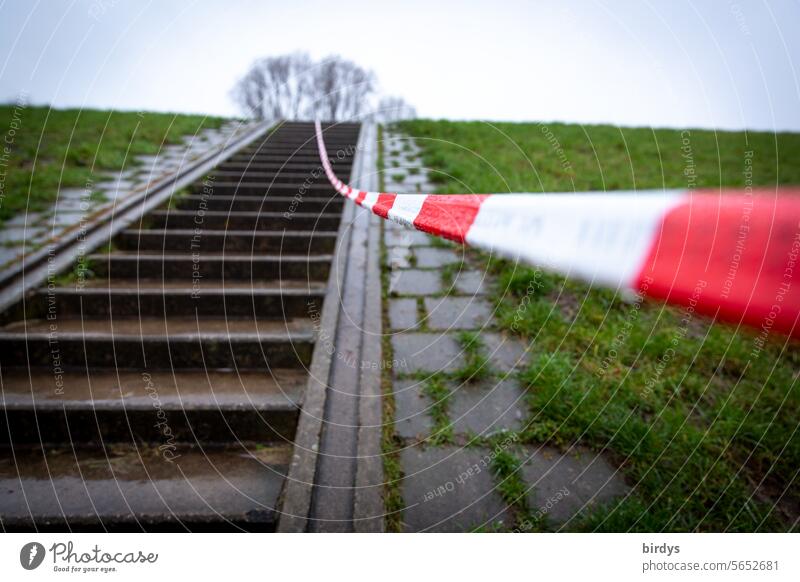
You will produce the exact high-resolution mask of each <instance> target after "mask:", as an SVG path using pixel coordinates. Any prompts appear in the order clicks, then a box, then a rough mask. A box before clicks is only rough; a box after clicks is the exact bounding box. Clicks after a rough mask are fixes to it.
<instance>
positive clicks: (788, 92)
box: [0, 0, 800, 131]
mask: <svg viewBox="0 0 800 582" xmlns="http://www.w3.org/2000/svg"><path fill="white" fill-rule="evenodd" d="M296 50H303V51H307V52H309V53H310V54H311V56H313V57H315V58H318V57H322V56H325V55H328V54H331V53H337V54H341V55H343V56H345V57H347V58H349V59H352V60H354V61H356V62H358V63H359V64H361V65H363V66H365V67H368V68H371V69H372V70H374V71H375V73H376V74H377V76H378V79H379V82H380V87H381V90H382V91H383V92H385V93H390V94H398V95H401V96H403V97H405V98H406V99H407V100H408V101H409V102H411V103H412V104H413V105H415V106H416V107H417V111H418V113H419V114H420V115H421V116H424V117H435V118H439V117H446V118H452V119H491V120H543V121H552V120H558V121H574V122H581V123H597V122H608V123H614V124H620V125H645V126H656V127H661V126H695V127H697V126H699V127H717V128H730V129H734V128H744V127H746V128H752V129H779V130H786V129H789V130H795V131H800V81H799V80H798V71H799V70H800V3H798V1H796V0H795V1H790V0H779V1H772V2H764V1H761V0H754V1H745V0H736V1H733V2H729V1H726V0H716V1H712V0H691V1H690V0H663V1H653V0H620V1H611V0H607V1H606V0H580V1H579V0H575V1H574V2H568V1H557V0H554V1H552V2H534V1H522V0H520V1H503V0H493V1H487V2H470V1H468V0H460V1H452V2H449V1H448V2H444V1H443V2H434V1H432V0H422V1H418V0H403V1H395V2H378V1H375V0H373V1H357V0H352V1H351V0H336V1H332V0H326V1H316V0H312V1H304V0H282V1H269V0H266V1H265V0H261V1H246V0H224V1H222V0H220V1H219V2H211V1H207V0H185V1H182V2H177V1H171V2H166V1H161V2H154V1H148V0H64V1H62V2H55V1H44V2H43V1H35V0H6V1H2V0H0V99H2V100H6V101H8V100H14V99H15V98H16V96H17V95H18V94H19V93H20V92H21V91H25V92H27V93H28V95H29V96H30V98H31V100H32V101H34V102H37V103H52V104H54V105H56V106H60V107H61V106H79V107H80V106H83V107H103V108H105V107H110V108H117V109H136V110H140V109H142V110H160V111H181V112H200V113H209V114H223V115H234V114H236V113H238V110H237V108H236V106H235V104H234V103H233V101H232V100H231V98H230V88H231V87H232V86H233V84H234V82H235V81H236V80H237V79H238V78H239V77H240V76H241V75H242V74H243V73H244V72H245V71H246V70H247V68H248V66H249V64H250V63H251V62H252V61H253V59H255V58H256V57H259V56H265V55H276V54H281V53H286V52H292V51H296Z"/></svg>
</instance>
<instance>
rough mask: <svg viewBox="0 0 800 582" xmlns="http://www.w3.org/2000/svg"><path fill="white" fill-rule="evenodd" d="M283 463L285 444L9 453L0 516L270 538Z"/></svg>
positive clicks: (2, 467)
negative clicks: (255, 533) (238, 532)
mask: <svg viewBox="0 0 800 582" xmlns="http://www.w3.org/2000/svg"><path fill="white" fill-rule="evenodd" d="M162 447H164V445H162ZM290 460H291V448H290V447H288V446H283V445H279V446H269V447H256V446H255V445H250V446H249V447H244V446H241V445H237V446H231V447H224V448H214V447H208V448H206V447H203V448H202V449H200V448H190V447H181V446H179V447H178V448H176V449H175V450H172V449H169V448H162V449H159V448H158V447H148V446H139V447H132V446H118V447H117V446H109V447H104V448H102V449H100V448H92V449H82V448H78V449H73V448H72V447H70V446H64V447H59V448H56V449H50V448H48V449H46V450H44V451H43V450H42V448H41V447H30V448H25V447H22V446H20V447H16V446H15V447H14V454H13V456H12V455H11V454H8V452H7V451H6V452H4V454H2V455H0V491H2V492H3V494H2V495H0V515H2V516H3V528H4V529H5V530H18V531H19V530H23V531H31V530H36V531H64V530H65V529H67V528H69V529H70V530H72V531H91V530H109V531H141V530H144V531H186V530H190V531H222V530H224V531H228V530H234V531H235V530H241V529H244V530H246V531H273V530H274V529H275V524H276V520H277V504H278V499H279V496H280V492H281V488H282V485H283V480H284V478H285V475H286V472H287V469H288V465H289V462H290Z"/></svg>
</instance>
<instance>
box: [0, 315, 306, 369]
mask: <svg viewBox="0 0 800 582" xmlns="http://www.w3.org/2000/svg"><path fill="white" fill-rule="evenodd" d="M313 341H314V336H313V326H312V322H311V320H310V318H309V319H302V320H301V319H290V320H287V321H273V320H268V321H254V320H253V319H227V318H191V317H186V318H177V317H176V318H170V319H164V318H144V317H142V318H138V319H137V318H118V319H117V318H115V319H113V320H112V319H109V318H103V319H83V320H81V319H68V318H67V319H61V318H59V319H58V320H57V321H48V320H40V319H33V320H27V321H19V322H14V323H11V324H9V325H7V326H5V327H4V328H3V329H2V331H0V365H3V366H18V365H19V364H20V363H21V362H27V364H28V365H29V366H52V367H53V368H56V367H60V368H64V369H78V370H86V369H87V367H88V368H117V369H129V370H141V369H147V370H158V369H160V370H173V369H178V368H185V369H195V370H202V369H208V368H224V369H251V370H254V369H269V368H271V367H279V368H297V367H304V366H307V365H308V364H309V363H310V361H311V352H312V349H313Z"/></svg>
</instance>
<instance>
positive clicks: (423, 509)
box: [383, 131, 627, 531]
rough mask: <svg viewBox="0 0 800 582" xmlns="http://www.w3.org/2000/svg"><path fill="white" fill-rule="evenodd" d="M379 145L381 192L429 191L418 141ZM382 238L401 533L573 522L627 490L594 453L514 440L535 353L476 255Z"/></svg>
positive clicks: (525, 419) (388, 231) (402, 236)
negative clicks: (503, 321) (493, 295)
mask: <svg viewBox="0 0 800 582" xmlns="http://www.w3.org/2000/svg"><path fill="white" fill-rule="evenodd" d="M383 148H384V169H383V170H384V180H385V190H386V191H389V192H406V193H408V192H422V193H427V192H431V191H433V190H434V188H435V187H434V186H433V185H432V184H430V183H429V181H428V179H427V173H426V172H425V170H424V169H422V162H421V160H420V158H419V153H420V149H419V147H418V146H417V145H416V144H414V143H413V142H412V141H411V140H409V139H406V138H404V137H403V136H401V135H399V134H396V133H392V132H388V131H385V132H384V143H383ZM383 236H384V245H385V250H386V252H385V255H384V256H385V266H384V268H385V269H387V270H388V277H387V278H386V279H385V281H387V284H388V289H386V291H387V293H386V294H385V296H386V299H385V301H386V302H387V305H386V312H387V314H388V326H389V330H387V331H388V333H390V336H391V347H392V351H393V359H394V360H395V361H396V362H397V367H395V368H394V370H393V371H392V393H393V395H394V403H395V406H394V435H395V442H397V443H402V446H401V450H400V453H399V463H400V467H401V470H402V473H403V478H402V481H401V483H400V486H399V489H400V494H401V496H402V499H403V503H404V506H405V507H404V510H403V515H402V520H401V526H400V527H401V529H403V530H405V531H472V530H476V529H478V530H489V531H494V530H500V531H507V530H516V529H519V530H522V531H526V530H534V529H536V530H540V529H558V527H559V526H562V525H563V526H564V528H565V529H569V523H568V521H569V520H570V519H571V518H573V517H574V516H576V515H577V514H579V513H580V512H581V511H584V510H587V509H590V508H591V507H593V506H596V505H598V504H602V503H606V502H608V501H611V500H613V499H614V498H616V497H618V496H620V495H624V494H625V493H626V492H627V487H626V485H625V483H624V481H623V479H622V477H621V476H620V474H619V473H618V472H616V471H615V469H614V467H613V466H612V465H611V464H610V463H609V462H608V461H607V460H606V459H604V458H603V457H602V456H601V455H598V454H596V453H593V452H591V451H587V450H576V449H572V450H570V451H566V452H562V451H559V450H557V449H555V448H552V447H549V446H538V445H535V444H531V443H524V444H523V443H522V442H521V439H520V438H519V436H518V435H519V431H521V430H522V429H524V428H525V427H526V426H527V424H528V423H529V422H530V421H531V419H529V414H528V409H527V406H526V404H525V390H524V388H523V387H522V386H520V384H519V383H518V382H517V380H516V372H517V371H518V370H520V369H522V368H523V367H524V366H525V365H526V364H527V363H528V360H529V356H530V353H529V349H528V346H526V345H525V344H524V343H523V342H521V341H520V340H519V339H517V338H514V337H511V336H509V335H507V334H506V333H504V332H502V331H501V330H500V329H499V328H498V327H497V325H496V322H495V319H494V304H493V303H492V302H491V300H490V299H489V298H488V296H487V295H488V292H489V290H490V289H491V287H492V285H493V281H492V280H491V277H490V276H489V275H488V274H487V273H486V272H485V271H484V270H483V268H482V265H481V262H480V261H479V260H477V259H476V258H475V257H472V256H470V255H469V254H468V253H466V252H465V250H464V249H463V248H462V247H460V246H456V245H451V244H449V243H445V242H442V241H439V240H435V239H434V238H433V237H429V236H427V235H425V234H424V233H420V232H417V231H413V230H410V229H406V228H404V227H402V226H400V225H396V224H393V223H389V222H386V223H384V233H383ZM509 461H511V465H512V469H511V470H510V471H509V470H508V465H509ZM509 475H510V476H509ZM514 483H516V484H517V485H521V486H522V489H521V490H519V489H518V490H517V491H521V493H516V494H514V493H513V491H514V490H513V488H511V487H509V485H511V484H514Z"/></svg>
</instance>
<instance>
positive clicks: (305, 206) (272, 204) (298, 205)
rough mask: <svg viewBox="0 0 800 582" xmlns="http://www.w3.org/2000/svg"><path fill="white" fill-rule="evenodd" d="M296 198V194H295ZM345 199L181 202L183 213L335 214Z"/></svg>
mask: <svg viewBox="0 0 800 582" xmlns="http://www.w3.org/2000/svg"><path fill="white" fill-rule="evenodd" d="M295 194H297V192H296V191H295ZM343 204H344V197H343V196H340V195H339V194H338V193H334V194H332V195H331V196H327V197H324V196H318V195H311V194H309V195H307V196H297V197H292V196H281V195H279V194H277V193H275V192H270V194H269V196H266V197H265V196H264V195H263V194H262V195H261V196H252V195H250V196H248V195H245V194H244V193H241V192H240V193H238V194H236V195H235V196H230V195H222V194H216V195H215V196H213V197H210V198H204V197H203V196H184V197H183V198H181V199H180V200H179V201H178V208H180V209H181V210H193V209H196V208H202V207H205V210H207V211H215V210H217V211H238V212H292V211H296V212H300V211H302V212H312V213H322V212H335V213H340V212H341V211H342V205H343Z"/></svg>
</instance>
